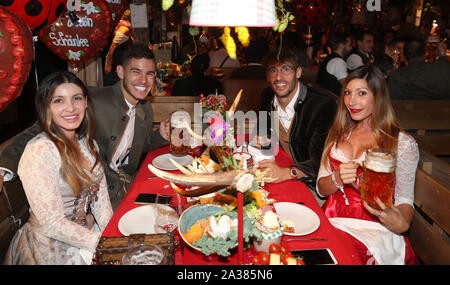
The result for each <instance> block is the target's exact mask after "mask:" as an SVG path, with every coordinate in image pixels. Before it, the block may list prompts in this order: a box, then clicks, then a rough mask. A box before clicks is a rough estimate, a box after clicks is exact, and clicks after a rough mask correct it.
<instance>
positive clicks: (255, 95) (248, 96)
mask: <svg viewBox="0 0 450 285" xmlns="http://www.w3.org/2000/svg"><path fill="white" fill-rule="evenodd" d="M267 87H269V83H268V82H267V80H266V79H248V78H228V79H225V80H224V81H223V93H224V95H225V97H226V98H227V102H229V104H231V103H232V102H233V101H234V98H235V97H236V95H237V94H238V92H239V90H241V89H243V91H242V96H241V100H240V102H239V105H238V107H237V109H236V110H241V111H243V112H244V113H246V112H247V111H250V110H253V111H256V112H257V111H259V107H260V104H261V93H262V91H263V90H264V89H266V88H267Z"/></svg>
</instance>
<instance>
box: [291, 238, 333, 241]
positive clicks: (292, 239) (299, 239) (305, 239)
mask: <svg viewBox="0 0 450 285" xmlns="http://www.w3.org/2000/svg"><path fill="white" fill-rule="evenodd" d="M286 241H328V239H326V238H288V239H286Z"/></svg>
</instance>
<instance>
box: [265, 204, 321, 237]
mask: <svg viewBox="0 0 450 285" xmlns="http://www.w3.org/2000/svg"><path fill="white" fill-rule="evenodd" d="M274 207H275V210H276V211H277V214H278V217H279V218H280V221H281V222H283V220H286V219H291V220H292V222H293V223H294V228H295V232H293V233H287V232H284V234H285V235H290V236H303V235H307V234H310V233H312V232H314V231H315V230H317V229H318V228H319V225H320V219H319V216H317V214H316V213H315V212H314V211H313V210H311V209H310V208H308V207H305V206H303V205H299V204H295V203H291V202H278V203H275V204H274Z"/></svg>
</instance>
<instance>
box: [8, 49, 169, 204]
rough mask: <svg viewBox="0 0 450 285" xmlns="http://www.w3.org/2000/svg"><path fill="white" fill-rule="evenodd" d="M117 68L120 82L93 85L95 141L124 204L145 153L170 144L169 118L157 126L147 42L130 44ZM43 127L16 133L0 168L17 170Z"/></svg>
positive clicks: (113, 194) (112, 190)
mask: <svg viewBox="0 0 450 285" xmlns="http://www.w3.org/2000/svg"><path fill="white" fill-rule="evenodd" d="M116 72H117V75H118V76H119V79H120V80H119V81H118V82H117V83H115V84H114V85H112V86H108V87H101V88H92V89H91V90H90V94H91V99H92V102H93V103H94V115H95V121H96V123H97V128H96V132H95V140H96V141H97V143H98V146H99V149H100V157H101V159H102V162H103V166H104V168H105V174H106V181H107V183H108V192H109V197H110V200H111V204H112V206H113V209H116V208H117V206H118V205H119V204H120V202H121V200H122V198H123V197H124V195H125V194H126V192H127V190H128V187H129V186H130V185H131V183H132V181H133V179H134V176H135V175H136V174H137V171H138V168H139V166H140V162H141V157H142V155H143V154H145V153H147V152H148V151H150V150H152V149H155V148H158V147H161V146H163V145H166V144H167V143H168V139H169V119H168V118H167V119H166V120H163V121H162V122H161V124H160V128H159V129H158V130H155V131H153V110H152V107H151V105H150V103H148V102H147V101H146V100H145V98H146V97H147V96H148V94H149V92H150V90H151V89H152V88H153V85H154V84H155V77H156V63H155V55H154V54H153V52H152V51H151V50H149V48H148V47H147V46H146V45H143V44H133V45H129V46H128V47H127V49H126V50H124V52H123V54H122V57H121V59H120V64H119V65H118V66H117V70H116ZM40 132H41V128H40V126H39V124H37V123H35V124H34V125H33V126H31V127H30V128H28V129H26V130H24V131H23V132H21V133H20V134H18V135H16V136H15V137H14V138H13V139H12V140H11V143H10V144H8V145H7V146H6V147H5V148H4V149H3V151H1V152H0V167H2V168H3V169H8V170H9V171H8V173H13V174H14V173H16V170H17V163H18V161H19V158H20V156H21V155H22V153H23V150H24V148H25V145H26V144H27V142H28V141H29V140H30V139H31V138H33V137H34V136H35V135H36V134H38V133H40ZM2 172H3V173H4V171H1V169H0V180H3V173H2ZM8 176H9V175H8ZM6 178H10V177H6Z"/></svg>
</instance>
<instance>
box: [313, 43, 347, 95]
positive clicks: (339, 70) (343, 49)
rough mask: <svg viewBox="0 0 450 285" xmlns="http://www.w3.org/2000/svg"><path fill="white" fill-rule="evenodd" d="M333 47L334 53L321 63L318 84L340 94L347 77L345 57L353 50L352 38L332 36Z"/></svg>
mask: <svg viewBox="0 0 450 285" xmlns="http://www.w3.org/2000/svg"><path fill="white" fill-rule="evenodd" d="M331 48H332V49H333V53H332V54H330V55H329V56H327V58H325V60H324V61H323V62H322V63H321V64H320V67H319V72H318V73H317V84H319V85H321V86H322V87H324V88H326V89H328V90H330V91H331V92H333V93H334V94H336V95H337V96H340V95H341V88H342V84H343V82H344V81H345V78H346V77H347V63H346V62H345V58H346V56H347V55H348V54H349V52H350V51H351V50H352V39H351V37H349V36H348V37H347V36H342V35H335V36H333V37H332V38H331Z"/></svg>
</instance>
